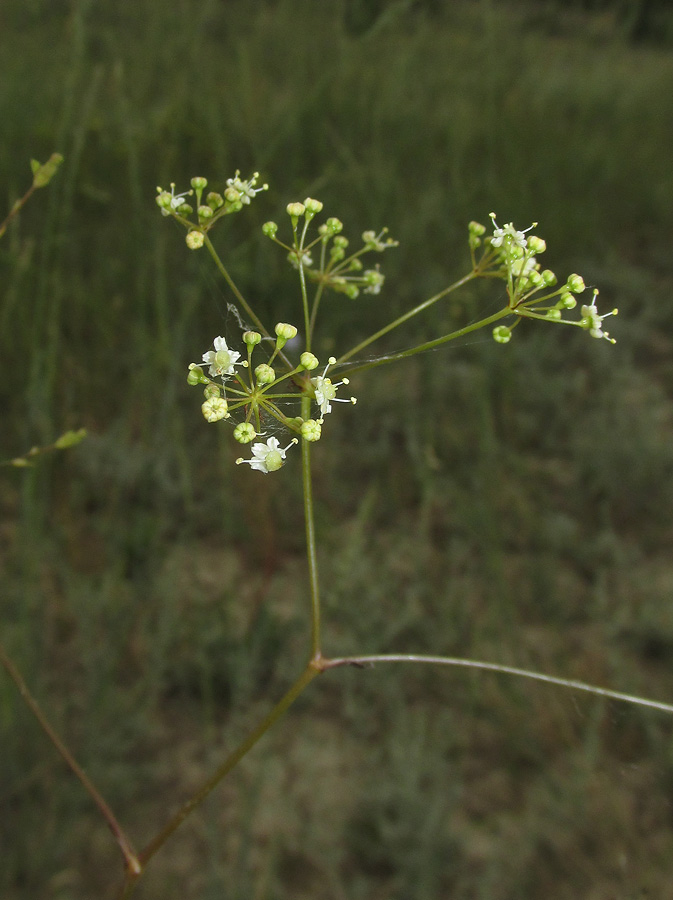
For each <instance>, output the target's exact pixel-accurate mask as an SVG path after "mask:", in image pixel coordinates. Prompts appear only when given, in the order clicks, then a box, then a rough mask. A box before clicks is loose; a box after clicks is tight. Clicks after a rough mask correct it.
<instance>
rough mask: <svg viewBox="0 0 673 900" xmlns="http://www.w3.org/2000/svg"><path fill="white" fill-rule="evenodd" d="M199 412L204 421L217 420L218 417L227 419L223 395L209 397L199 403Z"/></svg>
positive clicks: (225, 402)
mask: <svg viewBox="0 0 673 900" xmlns="http://www.w3.org/2000/svg"><path fill="white" fill-rule="evenodd" d="M201 412H202V413H203V417H204V419H205V420H206V422H219V421H220V419H228V418H229V412H228V411H227V401H226V400H225V399H224V397H210V398H209V399H208V400H206V402H205V403H202V404H201Z"/></svg>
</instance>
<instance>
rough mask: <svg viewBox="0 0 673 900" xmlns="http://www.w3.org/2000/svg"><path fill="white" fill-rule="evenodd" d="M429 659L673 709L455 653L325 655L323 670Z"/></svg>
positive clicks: (428, 661) (671, 708) (669, 707)
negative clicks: (447, 654)
mask: <svg viewBox="0 0 673 900" xmlns="http://www.w3.org/2000/svg"><path fill="white" fill-rule="evenodd" d="M386 662H389V663H398V662H401V663H425V664H430V665H439V666H460V667H461V668H467V669H481V670H482V671H487V672H501V673H502V674H504V675H518V676H519V677H520V678H530V679H532V680H534V681H543V682H545V683H546V684H554V685H557V686H559V687H565V688H570V689H571V690H574V691H586V692H587V693H589V694H596V695H597V696H599V697H607V698H608V699H609V700H621V701H623V702H624V703H634V704H636V705H637V706H647V707H649V708H650V709H658V710H661V711H662V712H667V713H673V704H671V703H663V702H662V701H659V700H648V699H647V698H645V697H638V696H636V695H635V694H624V693H622V692H621V691H611V690H610V689H609V688H603V687H598V686H597V685H594V684H587V683H586V682H584V681H575V680H574V679H571V678H558V677H557V676H555V675H545V674H544V673H543V672H534V671H531V670H530V669H518V668H515V667H514V666H503V665H500V664H499V663H490V662H482V661H481V660H478V659H463V658H462V657H455V656H420V655H416V654H410V653H386V654H380V655H374V656H343V657H340V658H335V659H322V660H321V661H320V670H321V671H323V672H324V671H326V670H327V669H337V668H339V667H341V666H357V667H358V668H364V667H366V666H373V665H374V664H375V663H386Z"/></svg>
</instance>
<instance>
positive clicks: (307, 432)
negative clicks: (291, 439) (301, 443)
mask: <svg viewBox="0 0 673 900" xmlns="http://www.w3.org/2000/svg"><path fill="white" fill-rule="evenodd" d="M299 430H300V432H301V436H302V437H303V438H304V440H305V441H319V440H320V435H321V433H322V426H321V425H320V422H317V421H316V420H315V419H307V420H306V421H305V422H302V425H301V427H300V429H299Z"/></svg>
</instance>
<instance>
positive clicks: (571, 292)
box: [0, 171, 673, 900]
mask: <svg viewBox="0 0 673 900" xmlns="http://www.w3.org/2000/svg"><path fill="white" fill-rule="evenodd" d="M258 181H259V174H258V173H254V174H253V175H252V176H251V177H250V178H248V179H245V180H244V179H242V178H241V176H240V172H238V171H237V172H236V173H235V175H234V176H233V177H232V178H229V179H227V180H226V186H225V188H224V190H223V191H222V192H221V193H220V192H217V191H209V192H208V193H205V191H206V188H207V187H208V182H207V180H206V179H205V178H203V177H195V178H193V179H192V180H191V187H190V189H189V190H186V191H182V192H176V187H175V185H173V184H172V185H171V186H170V190H163V189H162V188H158V193H157V197H156V202H157V205H158V206H159V208H160V210H161V214H162V215H163V216H165V217H170V218H172V219H173V220H174V221H175V222H176V223H177V224H178V225H179V226H181V227H183V228H184V229H185V231H186V236H185V240H186V243H187V246H188V248H189V249H191V250H193V251H197V250H201V249H205V250H207V252H208V253H209V254H210V256H211V257H212V259H213V262H214V264H215V266H216V267H217V269H218V271H219V272H220V274H221V275H222V277H223V279H224V281H225V282H226V284H227V285H228V287H229V289H230V291H231V292H232V295H233V298H234V306H235V309H236V312H237V315H236V320H237V323H238V325H239V326H240V333H234V334H231V335H228V336H227V337H225V336H222V335H217V336H215V337H214V338H213V342H212V345H211V347H209V348H208V349H206V350H205V351H204V352H203V353H202V354H201V357H200V360H199V361H197V362H191V363H189V365H188V371H187V381H188V383H189V385H191V386H192V387H200V388H201V390H202V392H203V399H202V400H201V411H202V413H203V417H204V418H205V420H206V422H208V423H212V424H217V423H220V422H222V423H225V425H229V426H231V427H232V436H233V439H234V441H236V442H237V443H239V444H241V445H242V446H243V447H246V446H247V445H250V447H249V449H250V455H249V456H247V457H239V458H238V459H237V460H236V462H237V463H238V464H247V465H248V466H249V467H250V469H251V470H254V471H255V473H258V472H259V473H262V474H265V475H269V474H272V473H275V472H278V471H279V470H280V469H282V468H283V467H284V466H285V465H286V464H290V465H291V464H292V457H293V454H294V453H297V452H299V454H300V457H301V477H302V487H303V507H304V518H305V529H306V552H307V567H308V583H309V591H310V607H309V616H308V618H309V620H310V652H309V656H308V660H307V662H306V664H305V666H304V667H303V669H302V671H301V672H300V674H299V675H298V677H297V678H296V680H295V681H294V683H293V684H292V685H291V687H290V688H289V690H288V691H287V692H286V693H285V695H284V696H283V697H281V698H280V700H278V702H277V703H276V704H275V706H273V708H272V709H271V711H270V712H269V713H268V714H267V715H266V716H265V717H264V718H263V719H262V721H261V722H259V724H258V725H257V726H256V727H255V728H254V729H253V730H252V731H251V733H250V734H249V735H248V736H247V737H246V738H244V739H243V740H242V741H241V743H240V744H239V745H238V746H237V747H235V748H233V749H232V750H231V752H230V753H229V754H228V756H227V757H226V758H225V759H224V760H223V761H222V762H221V763H220V765H219V766H218V767H217V768H216V769H215V771H214V772H213V773H212V774H211V775H210V776H209V777H208V778H207V779H206V780H205V782H204V783H203V784H202V785H201V786H200V787H199V789H198V790H197V791H196V792H195V793H194V795H193V796H192V797H191V798H190V799H189V800H187V802H186V803H185V804H184V805H183V806H182V807H181V808H180V809H179V810H178V811H177V812H176V813H175V814H174V815H173V816H172V818H170V819H169V820H168V822H167V823H166V824H165V825H164V826H163V828H161V829H160V830H159V831H158V832H157V833H156V835H155V836H154V837H153V838H152V839H151V840H150V842H149V843H148V844H147V845H146V846H145V848H144V849H143V850H141V851H140V852H138V851H136V849H135V848H134V847H133V845H132V843H131V841H130V839H129V837H128V836H127V834H126V832H125V831H124V829H123V828H122V826H121V825H120V824H119V822H118V820H117V818H116V817H115V815H114V814H113V813H112V810H111V809H110V807H109V806H108V805H107V803H106V802H105V801H104V799H103V798H102V796H101V795H100V793H99V792H98V790H97V789H96V787H95V786H94V785H93V783H92V782H91V781H90V780H89V778H88V777H87V776H86V774H85V773H84V771H83V770H82V769H81V768H80V767H79V765H78V764H77V762H76V761H75V759H74V758H73V757H72V755H71V754H70V752H69V751H68V749H67V748H66V747H65V745H64V744H63V743H62V742H61V741H60V739H59V738H58V736H57V735H56V733H55V732H54V731H53V729H52V728H51V726H50V725H49V723H48V722H47V720H46V718H45V717H44V715H43V713H42V712H41V710H40V708H39V706H38V705H37V703H36V701H35V700H34V699H33V698H32V696H31V695H30V693H29V691H28V688H27V686H26V685H25V683H24V682H23V680H22V679H21V676H20V674H19V673H18V671H17V670H16V668H15V666H14V665H13V663H12V661H11V660H9V658H8V657H7V656H6V654H4V652H2V653H3V655H2V659H1V661H2V662H3V664H4V665H5V668H6V669H7V670H8V671H9V673H10V675H11V676H12V678H13V679H14V681H15V682H16V683H17V685H18V686H19V688H20V689H21V692H22V694H23V696H24V698H26V701H27V702H28V704H29V706H30V707H31V709H32V710H33V712H34V713H35V715H36V716H37V718H38V720H39V721H40V724H41V725H42V727H43V729H44V730H45V731H46V733H47V734H48V736H49V737H50V739H51V740H52V742H53V743H54V744H55V746H56V747H57V748H58V750H59V752H60V753H61V755H62V756H63V758H64V759H65V760H66V762H67V763H68V764H69V765H70V767H71V769H72V770H73V771H74V772H75V774H76V775H77V777H78V778H79V779H80V781H81V783H82V784H83V786H84V787H85V788H86V790H87V791H88V792H89V794H90V795H91V797H92V798H93V799H94V801H95V802H96V804H97V806H98V808H99V810H100V812H101V814H102V815H103V816H104V818H105V819H106V821H107V823H108V825H109V827H110V829H111V830H112V832H113V834H114V835H115V838H116V840H117V842H118V844H119V847H120V850H121V852H122V855H123V858H124V862H125V874H124V881H123V884H122V886H121V887H120V890H119V893H118V900H125V898H128V897H130V896H131V894H132V893H133V892H134V890H135V887H136V885H137V882H138V880H139V878H140V877H141V876H142V874H143V872H144V870H145V867H146V865H147V863H148V862H149V861H150V859H151V858H152V857H153V856H154V855H155V854H156V853H157V851H158V850H159V849H160V848H161V847H162V846H163V845H164V844H165V842H166V841H167V840H168V838H169V837H170V836H171V835H172V834H173V832H174V831H176V829H177V828H178V827H179V826H180V825H181V823H182V822H183V820H184V819H185V818H186V817H187V816H188V815H189V814H190V813H191V812H192V810H194V809H195V808H196V807H197V806H198V805H199V804H201V803H202V802H203V800H204V799H205V798H206V797H207V796H208V795H209V794H210V793H211V791H212V790H213V789H214V788H215V787H216V786H217V785H218V784H219V783H220V781H221V780H222V779H223V778H224V777H225V776H226V775H227V774H228V773H229V772H230V771H231V770H232V769H233V768H234V766H236V765H237V763H238V762H239V761H240V760H241V759H242V758H243V757H244V756H245V755H246V754H247V753H248V751H249V750H250V749H251V748H252V747H253V746H254V745H255V744H256V743H257V741H258V740H259V739H260V738H261V737H262V735H264V734H265V733H266V732H267V731H268V730H269V728H271V726H272V725H273V724H274V723H275V722H276V721H278V719H280V718H281V716H282V715H283V714H284V713H285V712H286V711H287V710H288V708H289V707H290V706H291V705H292V703H293V702H294V701H295V700H296V699H297V697H298V696H299V695H300V694H301V693H302V692H303V691H304V689H305V688H306V687H307V686H308V685H309V684H310V682H311V681H313V679H314V678H316V677H317V676H318V675H319V674H321V673H324V672H326V671H328V670H332V669H337V668H340V667H343V666H357V667H361V666H364V665H373V664H375V663H419V664H435V665H441V666H463V667H469V668H474V669H480V670H491V671H495V672H500V673H505V674H509V675H514V676H519V677H524V678H532V679H536V680H538V681H543V682H547V683H550V684H554V685H558V686H563V687H566V688H570V689H573V690H579V691H587V692H590V693H593V694H597V695H600V696H603V697H609V698H612V699H617V700H622V701H625V702H629V703H637V704H640V705H644V706H649V707H653V708H656V709H660V710H664V711H666V712H673V705H670V704H665V703H658V702H655V701H652V700H646V699H643V698H641V697H635V696H633V695H629V694H623V693H620V692H617V691H613V690H609V689H607V688H603V687H598V686H595V685H590V684H586V683H584V682H579V681H574V680H569V679H566V678H562V677H557V676H551V675H547V674H543V673H540V672H535V671H530V670H525V669H519V668H514V667H509V666H504V665H500V664H496V663H491V662H484V661H480V660H473V659H464V658H455V657H444V656H420V655H415V654H408V653H398V654H385V655H383V654H377V655H352V656H345V657H338V658H337V657H329V656H326V655H324V654H323V651H322V648H323V639H322V625H321V599H320V579H319V572H318V562H317V542H316V532H315V524H314V503H313V492H312V463H311V446H312V444H314V443H315V442H316V441H318V440H321V439H322V437H323V433H324V431H325V428H324V426H325V423H326V417H327V416H328V415H330V414H331V413H332V412H333V409H334V406H333V405H334V404H335V403H346V404H351V405H352V404H355V403H356V398H355V397H353V396H347V392H346V390H344V389H345V388H347V387H348V385H349V378H348V377H347V375H345V374H341V375H338V374H337V375H335V373H339V372H342V373H348V375H350V374H351V373H353V372H356V371H357V372H365V371H367V370H369V369H371V368H374V367H376V366H381V365H388V364H391V363H394V362H397V361H400V360H403V359H406V358H408V357H411V356H414V355H416V354H419V353H423V352H425V351H428V350H433V349H436V348H437V347H440V346H442V345H443V344H446V343H448V342H450V341H452V340H455V339H456V338H459V337H461V336H463V335H466V334H469V333H471V332H475V331H477V330H479V329H483V328H489V329H490V330H491V334H492V337H493V340H494V341H495V342H496V343H497V344H503V345H504V344H507V343H509V342H510V340H511V339H512V336H513V334H514V330H515V329H516V328H518V327H520V325H521V322H522V321H523V320H524V319H527V320H536V321H542V322H547V323H549V324H551V325H559V324H565V325H571V326H575V327H579V328H580V329H581V330H583V331H587V332H588V333H589V336H590V337H592V338H595V339H599V340H605V341H607V342H609V343H610V344H614V343H615V340H614V338H612V337H611V336H610V334H609V333H608V332H607V331H606V330H605V329H604V327H603V326H604V320H605V319H606V318H607V317H609V316H613V315H616V314H617V310H616V309H612V310H610V311H609V312H607V313H600V312H599V311H598V305H597V299H598V290H597V289H595V288H594V289H593V293H592V296H591V302H585V303H583V304H580V309H579V315H577V314H576V313H575V314H574V315H573V311H574V310H576V308H577V306H578V300H577V297H578V296H579V295H582V294H584V292H585V291H586V289H587V288H586V285H585V283H584V280H583V278H582V277H581V276H580V275H578V274H571V275H570V276H568V277H567V278H566V279H565V280H563V281H562V282H561V283H559V281H558V279H557V276H556V275H555V274H554V272H552V271H551V270H550V269H543V268H542V266H541V264H540V262H539V257H540V256H541V255H542V254H543V253H544V252H545V250H546V243H545V241H544V240H543V239H542V238H540V237H539V236H537V235H536V234H534V233H531V232H532V231H533V230H534V229H535V228H536V227H537V225H536V224H534V225H531V226H530V227H529V228H527V229H524V230H519V229H517V228H516V227H515V226H514V224H513V223H512V222H509V223H507V224H506V225H504V226H502V227H501V226H499V225H498V224H497V222H496V217H495V214H493V213H491V214H490V218H491V226H490V228H487V227H486V226H485V225H483V224H481V223H478V222H474V221H473V222H470V223H469V225H468V247H469V253H470V268H469V270H468V272H467V273H466V274H465V275H464V276H463V277H462V278H460V279H458V280H457V281H455V282H453V283H451V284H449V285H448V286H447V287H445V288H443V289H442V290H441V291H439V292H438V293H436V294H434V295H433V296H431V297H429V298H428V299H426V300H424V301H422V302H421V303H418V304H416V305H415V306H413V307H412V308H410V309H409V310H407V311H406V312H404V313H403V314H402V315H399V316H397V317H396V318H394V319H392V320H391V321H389V322H387V323H385V324H383V325H382V326H381V327H380V328H378V329H377V330H376V331H375V332H374V333H373V334H370V335H368V336H366V337H363V338H362V339H361V340H359V341H358V342H357V343H356V344H355V345H354V346H352V347H349V348H346V349H344V350H343V351H342V352H340V353H339V354H335V355H330V356H329V357H328V358H327V359H326V360H325V359H323V360H320V359H319V358H318V356H317V355H316V354H315V353H314V347H316V346H319V343H318V341H317V333H318V327H319V324H320V322H321V319H320V312H321V310H322V308H323V305H324V304H323V297H324V296H325V295H326V294H327V293H329V292H332V293H336V294H339V295H342V296H345V297H346V298H348V299H350V300H355V299H357V298H358V297H359V296H360V295H361V294H366V295H378V294H380V293H381V291H382V289H383V288H384V285H385V276H384V274H383V273H382V271H381V266H380V264H379V263H375V264H373V265H369V264H368V265H369V267H368V268H365V258H371V255H372V254H378V255H380V254H383V253H385V252H386V251H388V250H390V249H392V248H394V247H395V246H397V242H396V241H395V240H394V239H393V238H391V237H389V236H388V232H387V230H386V229H382V230H379V231H375V230H367V231H365V232H364V233H363V234H362V236H361V242H360V243H359V244H358V245H357V247H356V249H354V250H353V249H351V245H350V242H349V240H348V238H347V237H346V236H345V235H344V234H343V231H344V226H343V223H342V222H341V221H340V220H339V219H338V218H336V217H334V216H329V217H326V218H325V219H324V221H321V222H319V223H318V219H317V217H318V216H319V215H320V214H321V213H322V210H323V204H322V203H321V202H320V201H319V200H316V199H313V198H310V197H309V198H306V199H305V200H304V201H303V202H297V201H295V202H292V203H289V204H288V205H287V207H286V210H287V215H288V217H289V229H286V230H287V232H288V234H287V236H285V230H281V228H280V227H279V225H278V224H277V223H276V222H273V221H269V222H266V223H265V224H264V225H263V226H262V232H263V234H264V235H265V236H266V238H267V239H269V240H271V241H272V242H273V243H274V244H275V245H276V246H278V247H279V248H280V249H281V250H282V251H283V252H284V254H285V255H286V257H287V260H288V262H289V264H290V266H291V267H292V269H293V270H294V271H295V272H296V275H297V278H298V285H299V291H298V296H299V302H298V304H297V307H296V309H294V310H282V312H281V313H280V315H282V319H280V320H279V321H277V322H275V323H274V324H273V326H271V327H269V323H266V322H264V321H263V320H262V319H261V318H260V316H259V315H258V314H257V312H256V311H255V309H254V308H253V306H252V305H251V304H250V303H249V302H248V301H247V299H246V298H245V296H244V295H243V293H242V292H241V290H240V289H239V287H238V286H237V285H236V284H235V282H234V280H233V279H232V277H231V275H230V274H229V271H228V270H227V268H226V267H225V265H224V263H223V261H222V259H221V258H220V255H219V254H218V252H217V251H216V249H215V247H214V245H213V243H212V241H211V238H210V235H211V232H212V230H213V228H214V226H215V225H216V224H217V223H218V222H219V221H220V220H221V219H223V218H225V217H226V216H228V215H231V214H233V213H238V212H241V211H242V210H244V209H245V208H247V207H249V206H250V205H251V204H252V201H253V200H254V199H255V197H256V196H257V194H258V193H259V192H260V191H265V190H267V188H268V186H267V185H266V184H262V185H260V186H258ZM192 198H194V201H193V203H192ZM480 278H483V279H489V280H494V281H497V282H499V283H500V284H504V287H505V297H506V301H505V303H504V305H503V306H502V307H501V308H500V309H499V310H497V311H496V312H495V313H492V314H490V315H488V316H485V317H483V318H481V319H478V320H476V321H473V322H470V323H468V324H466V325H464V326H462V327H460V328H458V329H456V330H454V331H451V332H447V333H444V334H439V335H434V336H431V337H429V339H427V340H425V341H423V342H421V343H419V344H417V345H415V346H412V347H407V348H405V349H401V350H398V351H394V352H388V353H386V355H384V356H378V357H377V356H373V357H372V356H371V355H368V356H367V357H366V358H365V357H363V356H362V354H363V351H365V350H367V349H368V348H370V347H371V346H372V345H373V344H375V343H376V342H377V341H379V340H381V338H383V337H384V336H386V335H389V334H391V333H392V332H394V331H395V330H396V329H398V328H401V327H402V326H403V325H405V323H407V322H408V321H410V320H411V319H412V318H414V317H416V316H419V315H421V314H422V313H424V312H425V311H426V310H428V309H429V308H431V307H432V306H434V305H435V304H437V303H438V302H440V301H441V300H443V299H444V298H446V297H447V296H449V295H450V294H452V293H453V292H455V291H457V290H459V289H460V288H462V287H464V286H465V285H466V284H468V283H470V282H471V281H474V280H476V279H480ZM288 317H289V318H290V319H292V320H293V322H294V323H296V324H291V323H290V322H288V321H286V318H288ZM296 447H298V448H299V450H298V451H296V450H294V449H293V448H296ZM251 477H255V478H256V477H259V476H258V475H257V474H255V475H254V476H251ZM0 651H2V648H1V647H0Z"/></svg>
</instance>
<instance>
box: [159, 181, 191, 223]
mask: <svg viewBox="0 0 673 900" xmlns="http://www.w3.org/2000/svg"><path fill="white" fill-rule="evenodd" d="M157 190H158V191H159V196H158V197H157V202H158V203H159V206H160V207H161V215H162V216H170V214H171V210H172V211H173V212H176V211H177V210H178V209H179V208H180V207H181V206H182V204H183V203H186V202H187V201H186V200H185V197H189V196H190V195H191V194H193V193H194V192H193V191H184V192H183V193H182V194H176V193H175V184H173V183H171V192H170V194H169V193H168V191H163V190H161V189H160V188H157Z"/></svg>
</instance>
